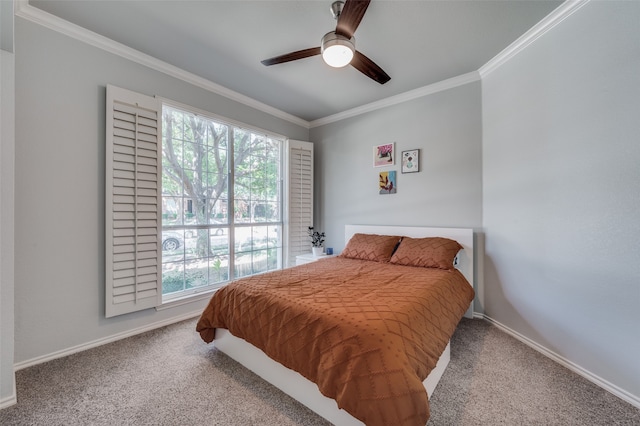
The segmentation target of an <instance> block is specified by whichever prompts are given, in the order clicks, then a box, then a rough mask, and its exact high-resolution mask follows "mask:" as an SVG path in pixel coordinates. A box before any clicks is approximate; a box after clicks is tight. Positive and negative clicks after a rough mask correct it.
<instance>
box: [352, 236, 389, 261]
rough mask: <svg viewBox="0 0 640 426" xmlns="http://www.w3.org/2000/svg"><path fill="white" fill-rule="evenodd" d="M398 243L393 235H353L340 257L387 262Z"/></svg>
mask: <svg viewBox="0 0 640 426" xmlns="http://www.w3.org/2000/svg"><path fill="white" fill-rule="evenodd" d="M398 241H400V237H398V236H395V235H376V234H354V235H353V236H352V237H351V239H350V240H349V242H348V243H347V246H346V247H345V248H344V250H343V251H342V253H340V257H348V258H351V259H361V260H373V261H375V262H388V261H389V259H390V258H391V255H392V254H393V250H394V249H395V247H396V244H398Z"/></svg>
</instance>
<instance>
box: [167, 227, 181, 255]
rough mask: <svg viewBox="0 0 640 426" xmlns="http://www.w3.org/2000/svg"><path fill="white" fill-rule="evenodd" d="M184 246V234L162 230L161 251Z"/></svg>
mask: <svg viewBox="0 0 640 426" xmlns="http://www.w3.org/2000/svg"><path fill="white" fill-rule="evenodd" d="M182 246H184V234H183V233H182V232H178V231H162V251H173V250H178V249H179V248H180V247H182Z"/></svg>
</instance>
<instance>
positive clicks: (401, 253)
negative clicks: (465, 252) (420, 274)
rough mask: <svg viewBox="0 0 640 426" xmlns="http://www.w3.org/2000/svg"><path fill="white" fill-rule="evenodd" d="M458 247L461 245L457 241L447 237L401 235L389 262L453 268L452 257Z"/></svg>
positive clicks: (454, 255) (456, 252)
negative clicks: (400, 240) (398, 244)
mask: <svg viewBox="0 0 640 426" xmlns="http://www.w3.org/2000/svg"><path fill="white" fill-rule="evenodd" d="M460 249H462V246H461V245H460V244H459V243H458V242H457V241H454V240H450V239H448V238H442V237H431V238H409V237H403V238H402V242H400V246H399V247H398V249H397V250H396V251H395V253H394V254H393V256H392V257H391V261H390V262H391V263H395V264H396V265H406V266H419V267H423V268H439V269H453V259H454V258H455V257H456V255H457V254H458V252H459V251H460Z"/></svg>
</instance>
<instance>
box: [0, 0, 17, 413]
mask: <svg viewBox="0 0 640 426" xmlns="http://www.w3.org/2000/svg"><path fill="white" fill-rule="evenodd" d="M0 28H1V30H0V336H2V337H1V338H0V408H1V407H5V406H8V405H10V404H13V403H15V400H16V395H15V380H14V373H13V359H14V358H13V352H14V342H13V340H14V339H13V335H14V332H13V330H14V304H13V301H14V297H13V293H14V268H13V263H14V254H13V251H14V250H13V243H14V232H13V214H14V200H13V188H14V164H13V159H14V149H15V135H14V121H15V120H14V105H15V93H14V92H15V90H14V86H15V67H14V62H15V57H14V56H15V55H14V54H13V2H9V1H0Z"/></svg>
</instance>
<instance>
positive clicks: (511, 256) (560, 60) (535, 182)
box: [482, 2, 640, 405]
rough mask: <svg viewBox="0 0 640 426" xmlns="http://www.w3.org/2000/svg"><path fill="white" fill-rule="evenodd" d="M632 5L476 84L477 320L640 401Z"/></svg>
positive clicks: (588, 14) (639, 64) (571, 22)
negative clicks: (481, 275)
mask: <svg viewBox="0 0 640 426" xmlns="http://www.w3.org/2000/svg"><path fill="white" fill-rule="evenodd" d="M638 23H640V2H590V3H588V4H587V5H586V6H584V7H583V8H581V9H580V10H578V11H577V12H576V13H575V14H574V15H572V16H570V17H569V18H568V19H566V20H565V21H564V22H562V23H561V25H559V26H558V27H556V28H554V29H553V30H551V31H550V32H548V33H547V34H545V35H544V36H543V37H542V38H540V39H538V40H537V41H536V42H535V43H533V44H532V45H531V46H529V47H527V48H526V49H525V50H524V51H523V52H521V53H520V54H518V55H517V56H515V57H514V58H513V59H511V60H510V61H508V62H507V63H506V64H504V65H502V66H501V67H500V68H498V69H497V70H496V71H494V72H492V73H491V74H489V75H488V76H486V77H485V78H483V82H482V88H483V90H482V97H483V118H484V119H483V127H484V136H483V161H484V163H483V170H484V173H483V183H484V185H483V195H484V198H483V205H484V207H483V209H484V211H483V216H484V228H485V232H486V258H485V269H486V275H485V301H486V306H485V313H486V314H487V315H488V316H489V317H491V318H493V319H494V320H496V321H498V322H499V323H501V324H503V325H504V326H506V327H508V328H510V329H511V330H513V331H515V332H516V333H518V334H520V335H521V336H523V337H524V338H527V339H531V340H532V341H533V342H534V343H536V344H538V345H539V346H540V347H542V348H544V349H546V350H549V351H551V352H552V353H553V354H555V355H557V356H558V357H559V358H560V359H561V360H564V361H566V362H567V363H568V364H569V365H570V366H572V367H574V368H576V369H578V370H579V369H584V370H586V371H587V374H588V375H590V376H591V377H592V379H594V380H595V381H601V384H603V385H604V386H606V387H609V388H610V389H611V390H613V391H615V392H617V393H618V394H619V395H622V396H623V397H624V396H626V397H627V398H628V400H635V402H636V405H638V404H640V361H639V360H640V331H639V330H640V329H639V327H638V326H639V325H640V244H639V243H638V242H639V241H640V213H639V212H640V139H639V135H640V43H639V40H640V25H638Z"/></svg>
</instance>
